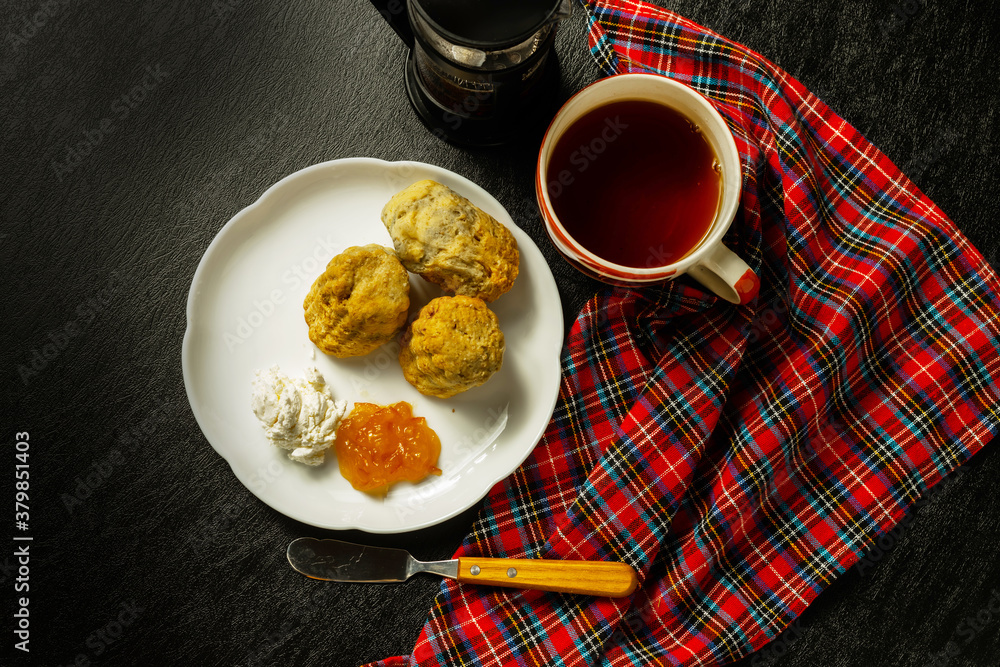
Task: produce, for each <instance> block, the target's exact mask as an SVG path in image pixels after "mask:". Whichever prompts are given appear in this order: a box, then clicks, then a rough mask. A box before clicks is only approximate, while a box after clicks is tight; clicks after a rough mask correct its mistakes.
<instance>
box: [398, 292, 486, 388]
mask: <svg viewBox="0 0 1000 667" xmlns="http://www.w3.org/2000/svg"><path fill="white" fill-rule="evenodd" d="M402 344H403V347H402V349H401V350H400V351H399V364H400V366H402V367H403V377H405V378H406V380H407V382H409V383H410V384H412V385H413V386H414V387H416V388H417V391H419V392H420V393H421V394H424V395H426V396H437V397H438V398H450V397H452V396H454V395H455V394H458V393H461V392H463V391H466V390H467V389H472V388H473V387H478V386H479V385H481V384H483V383H484V382H486V381H487V380H489V379H490V377H491V376H492V375H493V374H494V373H496V372H497V371H498V370H500V366H501V365H502V364H503V353H504V338H503V332H502V331H500V323H499V321H498V320H497V316H496V315H495V314H494V313H493V311H492V310H490V309H489V307H488V306H487V305H486V303H485V302H484V301H483V300H482V299H477V298H474V297H468V296H461V295H459V296H442V297H438V298H436V299H432V300H431V301H430V302H429V303H428V304H427V305H426V306H424V307H423V308H421V309H420V314H419V315H418V316H417V318H416V319H415V320H413V322H412V323H411V324H410V326H409V328H407V330H406V333H404V334H403V340H402Z"/></svg>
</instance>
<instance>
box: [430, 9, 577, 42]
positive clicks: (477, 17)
mask: <svg viewBox="0 0 1000 667" xmlns="http://www.w3.org/2000/svg"><path fill="white" fill-rule="evenodd" d="M562 4H563V0H477V1H476V2H470V0H411V7H413V8H414V9H415V10H416V11H417V12H418V13H419V15H420V17H421V18H422V19H424V20H425V21H426V22H427V23H428V24H430V26H431V28H433V30H434V31H435V32H437V33H438V34H439V35H441V37H444V38H445V39H447V40H448V41H449V42H451V43H452V44H458V45H460V46H468V47H471V48H476V49H482V50H493V49H506V48H508V47H511V46H514V45H516V44H520V43H521V42H523V41H525V40H527V39H528V38H529V37H531V36H532V35H534V34H535V33H536V32H538V31H539V30H540V29H541V28H542V26H544V25H545V24H546V23H548V22H549V21H551V20H552V19H553V17H554V16H555V14H556V12H557V10H558V9H559V8H560V6H561V5H562Z"/></svg>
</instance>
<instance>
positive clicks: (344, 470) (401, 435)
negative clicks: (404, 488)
mask: <svg viewBox="0 0 1000 667" xmlns="http://www.w3.org/2000/svg"><path fill="white" fill-rule="evenodd" d="M334 447H335V448H336V450H337V460H338V461H339V462H340V474H341V475H343V476H344V477H345V478H346V479H347V481H348V482H350V483H351V486H353V487H354V488H355V489H357V490H359V491H367V492H368V493H374V494H384V493H386V492H387V491H388V490H389V487H390V486H391V485H392V484H395V483H396V482H401V481H404V480H405V481H408V482H419V481H420V480H422V479H423V478H424V477H427V475H440V474H441V470H440V469H439V468H438V467H437V460H438V455H440V454H441V440H440V439H439V438H438V436H437V433H435V432H434V431H433V430H432V429H431V428H430V427H429V426H427V420H426V419H424V418H423V417H414V416H413V407H412V406H411V405H410V404H409V403H407V402H406V401H400V402H399V403H393V404H392V405H385V406H383V405H376V404H374V403H355V404H354V409H353V410H351V414H349V415H347V417H346V418H344V420H343V421H341V422H340V426H339V427H338V428H337V439H336V441H335V442H334Z"/></svg>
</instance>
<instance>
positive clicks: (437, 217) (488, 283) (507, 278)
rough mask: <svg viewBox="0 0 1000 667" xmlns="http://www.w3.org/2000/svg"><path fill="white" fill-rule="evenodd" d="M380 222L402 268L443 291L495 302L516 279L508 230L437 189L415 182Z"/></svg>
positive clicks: (440, 187) (459, 198)
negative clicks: (387, 231)
mask: <svg viewBox="0 0 1000 667" xmlns="http://www.w3.org/2000/svg"><path fill="white" fill-rule="evenodd" d="M382 222H383V224H385V227H386V229H388V230H389V235H390V236H392V243H393V245H394V246H395V248H396V254H397V255H398V256H399V259H400V261H402V262H403V266H405V267H406V268H407V270H409V271H413V272H414V273H417V274H420V275H421V276H423V277H424V278H425V279H427V280H429V281H430V282H432V283H435V284H437V285H440V286H441V287H442V288H443V289H445V290H447V291H450V292H454V293H455V294H462V295H464V296H474V297H478V298H480V299H483V300H484V301H494V300H495V299H496V298H497V297H499V296H500V295H501V294H503V293H504V292H506V291H507V290H509V289H510V288H511V286H512V285H513V284H514V279H515V278H517V270H518V263H519V261H520V255H519V253H518V250H517V241H516V240H515V239H514V235H513V234H511V233H510V230H509V229H507V228H506V227H504V226H503V224H501V223H499V222H497V220H496V219H495V218H493V217H492V216H490V215H488V214H487V213H485V212H484V211H481V210H480V209H478V208H476V207H475V206H474V205H473V204H472V202H470V201H469V200H468V199H466V198H465V197H463V196H462V195H460V194H458V193H457V192H455V191H454V190H452V189H451V188H448V187H447V186H444V185H441V184H440V183H436V182H434V181H429V180H426V181H418V182H416V183H414V184H413V185H411V186H410V187H408V188H406V189H405V190H403V191H401V192H398V193H396V195H395V196H393V198H392V199H390V200H389V203H388V204H386V205H385V207H384V208H383V209H382Z"/></svg>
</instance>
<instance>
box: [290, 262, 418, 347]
mask: <svg viewBox="0 0 1000 667" xmlns="http://www.w3.org/2000/svg"><path fill="white" fill-rule="evenodd" d="M302 306H303V308H305V311H306V312H305V316H306V324H308V325H309V340H311V341H312V342H313V343H315V344H316V347H318V348H319V349H321V350H323V351H324V352H326V353H327V354H332V355H333V356H335V357H356V356H360V355H363V354H368V353H369V352H371V351H372V350H375V349H376V348H378V347H379V346H381V345H384V344H386V343H388V342H389V341H390V340H392V338H393V336H395V335H396V333H397V332H398V331H399V330H400V329H401V328H402V327H403V325H404V324H406V311H407V309H409V307H410V280H409V276H408V274H407V273H406V269H404V268H403V265H402V264H400V263H399V259H398V258H397V257H396V255H395V254H394V253H393V252H392V251H391V250H389V249H388V248H383V247H382V246H380V245H376V244H374V243H373V244H370V245H366V246H352V247H350V248H348V249H347V250H345V251H344V252H342V253H340V254H339V255H337V256H336V257H334V258H333V259H331V260H330V263H329V264H327V265H326V271H324V272H323V274H322V275H321V276H320V277H319V278H317V279H316V282H314V283H313V286H312V289H310V290H309V295H308V296H306V299H305V301H304V302H303V304H302Z"/></svg>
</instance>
